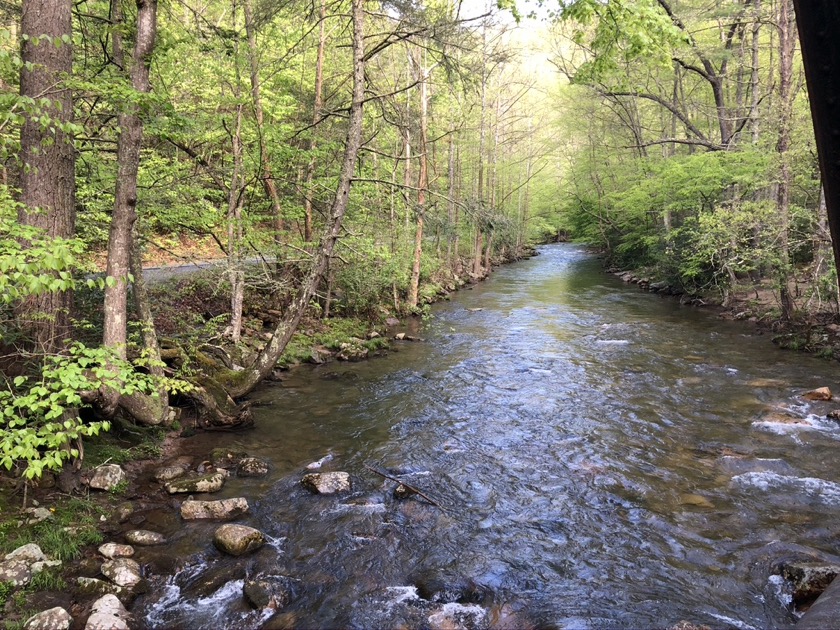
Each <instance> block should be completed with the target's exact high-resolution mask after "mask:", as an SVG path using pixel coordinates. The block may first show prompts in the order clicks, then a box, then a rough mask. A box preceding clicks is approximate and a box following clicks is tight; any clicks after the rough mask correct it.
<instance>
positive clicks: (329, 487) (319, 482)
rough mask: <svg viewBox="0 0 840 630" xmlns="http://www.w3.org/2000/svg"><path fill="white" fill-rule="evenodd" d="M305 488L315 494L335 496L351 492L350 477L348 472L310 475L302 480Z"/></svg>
mask: <svg viewBox="0 0 840 630" xmlns="http://www.w3.org/2000/svg"><path fill="white" fill-rule="evenodd" d="M300 482H301V484H303V487H304V488H306V489H307V490H309V491H310V492H314V493H315V494H335V493H337V492H347V491H348V490H350V487H351V486H350V475H349V474H348V473H346V472H327V473H309V474H308V475H304V476H303V479H301V480H300Z"/></svg>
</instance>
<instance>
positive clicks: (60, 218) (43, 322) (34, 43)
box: [17, 0, 76, 352]
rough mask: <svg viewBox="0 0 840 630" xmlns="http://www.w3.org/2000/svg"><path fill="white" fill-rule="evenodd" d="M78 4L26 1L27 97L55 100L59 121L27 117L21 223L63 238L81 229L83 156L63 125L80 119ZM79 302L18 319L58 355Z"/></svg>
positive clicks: (45, 303)
mask: <svg viewBox="0 0 840 630" xmlns="http://www.w3.org/2000/svg"><path fill="white" fill-rule="evenodd" d="M72 6H73V3H72V2H67V1H66V0H24V2H23V7H22V16H21V34H22V35H23V36H24V38H23V43H22V45H21V56H22V59H23V64H22V65H21V70H20V95H21V96H24V97H30V98H32V99H36V100H38V99H43V98H46V99H49V105H47V106H46V107H45V108H44V110H45V111H44V113H45V114H46V115H47V116H49V117H50V118H51V119H53V120H54V121H55V123H56V124H52V125H47V126H43V125H42V124H41V122H40V120H39V118H40V115H39V113H38V112H35V113H33V114H31V115H26V116H25V119H24V123H23V126H22V127H21V131H20V145H21V154H20V158H21V162H22V163H23V165H24V168H22V169H21V174H20V188H21V195H20V201H21V203H22V204H23V207H22V208H21V210H20V211H19V216H18V219H19V220H20V222H21V224H23V225H31V226H35V227H38V228H41V229H43V230H44V231H45V232H46V234H47V235H48V236H52V237H60V238H71V237H73V236H74V235H75V230H76V208H75V202H76V188H75V177H76V175H75V159H76V158H75V152H74V149H73V138H72V136H71V135H70V134H69V133H67V131H66V129H62V128H61V126H63V125H66V124H67V123H70V122H71V121H72V119H73V98H72V93H71V91H70V89H69V88H67V87H65V86H64V84H63V81H64V79H65V78H66V77H69V76H70V74H71V73H72V70H73V46H72V39H71V38H72V16H71V9H72ZM72 304H73V294H72V292H70V291H62V292H47V293H43V294H41V295H37V296H31V297H29V298H27V299H26V300H24V301H23V302H22V303H21V304H20V305H19V306H18V308H17V316H18V320H19V321H20V322H21V323H22V324H23V329H24V330H25V331H26V332H28V333H29V334H31V335H33V337H34V339H35V341H36V342H37V343H38V345H39V346H41V347H42V348H43V349H44V350H45V351H47V352H50V351H53V350H55V349H57V348H58V347H59V346H60V344H61V342H62V340H64V339H66V338H67V337H69V334H70V308H71V307H72Z"/></svg>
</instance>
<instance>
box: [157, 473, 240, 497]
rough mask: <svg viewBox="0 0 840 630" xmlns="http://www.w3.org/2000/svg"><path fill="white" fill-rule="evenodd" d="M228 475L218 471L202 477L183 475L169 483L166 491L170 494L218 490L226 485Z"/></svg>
mask: <svg viewBox="0 0 840 630" xmlns="http://www.w3.org/2000/svg"><path fill="white" fill-rule="evenodd" d="M226 476H227V475H226V474H225V473H223V472H221V471H216V472H214V473H209V474H207V475H201V476H200V477H182V478H179V479H175V480H173V481H170V482H169V483H167V484H166V491H167V492H168V493H169V494H187V493H190V494H192V493H200V492H218V491H219V490H221V489H222V486H224V485H225V477H226Z"/></svg>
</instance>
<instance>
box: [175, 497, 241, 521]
mask: <svg viewBox="0 0 840 630" xmlns="http://www.w3.org/2000/svg"><path fill="white" fill-rule="evenodd" d="M248 509H249V508H248V501H247V500H246V499H244V498H242V497H237V498H235V499H223V500H221V501H193V500H187V501H184V502H183V503H182V504H181V518H183V519H184V520H186V521H194V520H201V519H219V520H226V519H233V518H236V517H238V516H241V515H242V514H245V513H247V512H248Z"/></svg>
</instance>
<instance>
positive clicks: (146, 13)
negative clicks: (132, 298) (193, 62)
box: [102, 0, 157, 358]
mask: <svg viewBox="0 0 840 630" xmlns="http://www.w3.org/2000/svg"><path fill="white" fill-rule="evenodd" d="M156 31H157V2H156V0H137V34H136V41H135V44H134V54H133V56H132V62H131V72H130V77H131V85H132V88H133V89H134V90H135V92H137V93H138V94H148V93H149V90H150V85H149V64H150V62H151V57H152V51H153V50H154V45H155V34H156ZM118 120H119V127H120V134H119V139H118V141H117V182H116V190H115V193H114V214H113V217H112V219H111V230H110V234H109V238H108V262H107V265H106V271H105V275H106V277H107V278H108V279H109V285H108V286H106V287H105V305H104V314H105V321H104V333H103V336H102V343H103V344H104V345H106V346H108V347H109V348H111V349H112V350H113V351H114V352H115V353H116V354H117V355H118V356H119V357H121V358H125V356H126V354H125V351H126V349H125V342H126V336H127V323H128V321H127V319H128V313H127V295H128V275H129V265H130V256H131V247H132V245H131V242H132V230H133V228H134V222H135V221H136V220H137V172H138V170H139V167H140V147H141V144H142V141H143V121H142V120H141V119H140V107H139V105H138V104H137V103H136V102H128V103H126V104H124V108H123V111H122V112H121V113H120V115H119V118H118Z"/></svg>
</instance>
